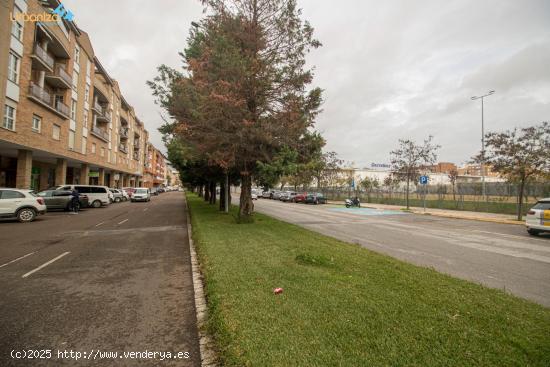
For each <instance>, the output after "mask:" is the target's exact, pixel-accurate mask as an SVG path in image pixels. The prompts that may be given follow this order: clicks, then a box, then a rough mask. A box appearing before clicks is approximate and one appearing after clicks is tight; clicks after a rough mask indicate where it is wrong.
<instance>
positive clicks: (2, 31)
mask: <svg viewBox="0 0 550 367" xmlns="http://www.w3.org/2000/svg"><path fill="white" fill-rule="evenodd" d="M0 2H1V6H0V19H1V20H2V21H1V22H0V103H1V104H2V111H3V118H2V122H1V125H0V187H18V188H32V189H35V190H42V189H44V188H47V187H51V186H53V185H58V184H65V183H80V184H103V185H108V186H111V187H125V186H141V185H143V183H144V168H145V167H146V158H147V151H146V149H147V147H148V146H149V143H148V141H147V139H148V133H147V131H146V130H145V128H144V125H143V122H142V121H141V120H140V119H139V118H138V117H137V116H136V112H135V110H134V108H133V107H132V106H131V105H130V104H129V103H128V101H126V99H125V98H124V96H123V95H122V93H121V91H120V87H119V84H118V82H117V81H116V80H115V79H113V78H112V77H111V76H110V75H109V74H108V72H107V71H106V70H105V68H104V67H103V66H102V64H101V62H100V61H99V59H98V58H97V57H96V55H95V54H94V50H93V47H92V43H91V42H90V38H89V36H88V34H87V33H86V32H84V31H83V30H81V29H80V28H78V26H77V25H76V24H75V23H74V22H73V21H67V20H64V19H57V20H51V19H50V20H43V21H27V20H22V19H20V17H17V15H18V14H34V15H40V14H51V13H52V11H53V10H54V9H56V8H57V6H58V5H59V1H57V0H48V1H38V0H0ZM14 18H16V19H17V20H13V19H14Z"/></svg>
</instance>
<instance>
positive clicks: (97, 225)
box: [95, 222, 105, 227]
mask: <svg viewBox="0 0 550 367" xmlns="http://www.w3.org/2000/svg"><path fill="white" fill-rule="evenodd" d="M102 224H105V222H101V223H98V224H96V225H95V226H96V227H99V226H100V225H102Z"/></svg>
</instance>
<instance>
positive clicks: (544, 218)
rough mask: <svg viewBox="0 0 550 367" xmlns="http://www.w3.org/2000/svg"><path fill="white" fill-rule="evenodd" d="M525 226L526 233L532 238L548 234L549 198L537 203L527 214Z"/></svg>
mask: <svg viewBox="0 0 550 367" xmlns="http://www.w3.org/2000/svg"><path fill="white" fill-rule="evenodd" d="M525 225H526V226H527V232H529V234H530V235H533V236H536V235H538V234H539V233H544V232H550V198H546V199H540V200H539V201H537V203H536V204H535V206H533V207H532V208H531V210H529V211H528V212H527V217H526V219H525Z"/></svg>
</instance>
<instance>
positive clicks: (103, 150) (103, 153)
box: [99, 147, 105, 157]
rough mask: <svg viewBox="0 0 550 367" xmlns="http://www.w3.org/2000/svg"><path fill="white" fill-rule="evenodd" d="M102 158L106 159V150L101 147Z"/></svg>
mask: <svg viewBox="0 0 550 367" xmlns="http://www.w3.org/2000/svg"><path fill="white" fill-rule="evenodd" d="M99 155H100V156H102V157H105V148H103V147H101V151H100V153H99Z"/></svg>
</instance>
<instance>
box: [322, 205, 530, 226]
mask: <svg viewBox="0 0 550 367" xmlns="http://www.w3.org/2000/svg"><path fill="white" fill-rule="evenodd" d="M329 204H336V205H343V204H344V202H343V201H332V200H329ZM361 207H364V208H374V209H387V210H402V209H404V208H405V206H403V205H386V204H376V203H361ZM410 211H411V212H412V213H414V214H423V215H433V216H437V217H445V218H455V219H468V220H478V221H482V222H493V223H502V224H516V225H525V222H524V221H518V220H516V218H515V216H513V215H510V214H495V213H485V212H469V211H462V210H446V209H434V208H426V211H424V208H419V207H413V206H411V207H410Z"/></svg>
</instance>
